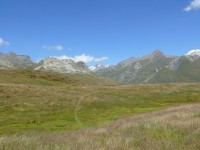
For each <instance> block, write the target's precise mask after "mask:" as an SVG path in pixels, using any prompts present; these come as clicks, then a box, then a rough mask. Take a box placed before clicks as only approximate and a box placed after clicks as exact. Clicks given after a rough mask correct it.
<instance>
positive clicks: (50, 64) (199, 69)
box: [0, 50, 200, 84]
mask: <svg viewBox="0 0 200 150" xmlns="http://www.w3.org/2000/svg"><path fill="white" fill-rule="evenodd" d="M8 68H17V69H18V68H21V69H22V68H23V69H32V70H41V71H53V72H58V73H72V74H73V73H81V74H95V75H100V76H103V77H109V78H112V79H114V80H116V81H118V82H120V83H123V84H134V83H137V84H138V83H174V82H200V50H192V51H190V52H188V53H187V54H185V55H183V56H180V57H177V56H169V55H165V54H163V53H162V52H161V51H160V50H155V51H154V52H153V53H151V54H149V55H146V56H144V57H141V58H135V57H132V58H129V59H127V60H124V61H122V62H120V63H118V64H117V65H113V66H107V65H103V64H97V65H95V66H91V67H88V66H86V64H85V63H83V62H74V61H73V60H71V59H62V60H61V59H58V58H54V57H47V58H45V59H43V60H41V61H40V62H38V63H36V62H33V61H32V60H31V58H30V57H29V56H26V55H17V54H15V53H13V52H10V53H8V54H3V53H0V69H8Z"/></svg>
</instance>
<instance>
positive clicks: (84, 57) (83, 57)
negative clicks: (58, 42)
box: [55, 54, 108, 63]
mask: <svg viewBox="0 0 200 150" xmlns="http://www.w3.org/2000/svg"><path fill="white" fill-rule="evenodd" d="M55 58H58V59H71V60H73V61H75V62H79V61H82V62H84V63H89V62H95V63H98V62H102V61H105V60H107V59H108V57H100V58H95V57H93V56H90V55H85V54H82V55H76V56H75V57H69V56H66V55H63V56H58V57H55Z"/></svg>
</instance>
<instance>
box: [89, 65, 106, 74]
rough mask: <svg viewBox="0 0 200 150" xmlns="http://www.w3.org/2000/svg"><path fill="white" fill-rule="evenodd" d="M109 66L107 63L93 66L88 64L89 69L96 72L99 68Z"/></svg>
mask: <svg viewBox="0 0 200 150" xmlns="http://www.w3.org/2000/svg"><path fill="white" fill-rule="evenodd" d="M108 67H109V66H108V65H104V64H96V65H94V66H90V67H89V69H90V71H92V72H96V71H98V70H101V69H105V68H108Z"/></svg>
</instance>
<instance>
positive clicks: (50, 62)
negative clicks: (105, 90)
mask: <svg viewBox="0 0 200 150" xmlns="http://www.w3.org/2000/svg"><path fill="white" fill-rule="evenodd" d="M39 64H40V65H39V66H38V67H37V68H35V70H47V71H54V72H58V73H89V69H88V67H87V66H86V65H85V63H83V62H74V61H73V60H71V59H58V58H55V57H51V56H50V57H47V58H45V59H43V60H41V61H40V62H39Z"/></svg>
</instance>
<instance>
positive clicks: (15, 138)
mask: <svg viewBox="0 0 200 150" xmlns="http://www.w3.org/2000/svg"><path fill="white" fill-rule="evenodd" d="M199 109H200V104H190V105H183V106H178V107H171V108H168V109H164V110H159V111H154V112H150V113H144V114H140V115H136V116H134V117H128V118H124V119H120V120H118V121H115V122H113V123H112V124H110V125H108V126H104V127H98V128H97V127H96V128H91V127H90V128H85V129H80V130H78V131H74V132H62V133H61V132H60V133H34V134H33V133H26V134H18V135H2V136H1V138H0V149H5V150H12V149H13V150H14V149H20V150H26V149H30V150H35V149H37V150H49V149H50V150H51V149H59V150H67V149H70V150H78V149H81V150H90V149H91V150H99V149H101V150H109V149H116V150H127V149H136V150H151V149H152V150H161V149H162V150H173V149H181V150H188V149H190V150H199V149H200V143H199V140H200V126H199V124H200V117H199V116H194V114H196V112H199Z"/></svg>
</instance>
